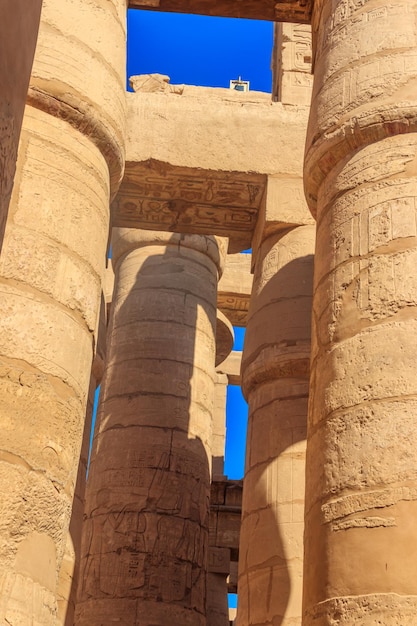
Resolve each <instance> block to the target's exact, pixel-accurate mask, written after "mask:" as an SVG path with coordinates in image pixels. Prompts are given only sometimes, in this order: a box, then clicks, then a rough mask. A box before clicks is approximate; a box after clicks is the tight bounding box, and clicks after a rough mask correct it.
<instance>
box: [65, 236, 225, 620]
mask: <svg viewBox="0 0 417 626" xmlns="http://www.w3.org/2000/svg"><path fill="white" fill-rule="evenodd" d="M117 237H118V239H117ZM163 249H164V250H165V251H164V253H163V254H162V253H161V252H162V250H163ZM113 254H114V257H113V260H114V265H115V272H116V278H115V291H114V296H113V307H112V315H111V319H110V325H109V334H108V349H109V351H108V360H107V365H106V370H105V374H104V379H103V384H102V389H101V398H100V405H99V411H98V417H97V426H96V435H95V438H94V444H93V454H92V461H91V466H90V471H89V480H88V483H87V494H86V510H85V520H84V527H83V540H82V557H81V570H80V593H79V604H78V609H77V612H76V621H75V623H76V624H77V626H94V625H96V626H99V625H100V626H101V625H102V624H104V623H106V624H107V623H112V621H117V623H118V624H120V625H121V626H122V625H123V626H136V625H143V626H145V625H146V626H163V625H166V626H172V624H181V625H182V626H187V625H190V626H200V625H201V626H203V624H204V623H205V604H206V565H207V547H208V521H209V489H210V462H209V459H210V438H211V419H212V410H213V387H214V353H215V342H214V336H215V323H216V292H217V280H218V276H217V268H218V266H219V252H218V248H217V244H216V242H215V240H214V238H209V237H196V236H183V235H171V234H168V233H150V232H148V233H146V232H145V233H144V232H143V231H127V230H123V231H122V230H121V231H119V232H118V233H117V235H116V241H115V243H114V245H113Z"/></svg>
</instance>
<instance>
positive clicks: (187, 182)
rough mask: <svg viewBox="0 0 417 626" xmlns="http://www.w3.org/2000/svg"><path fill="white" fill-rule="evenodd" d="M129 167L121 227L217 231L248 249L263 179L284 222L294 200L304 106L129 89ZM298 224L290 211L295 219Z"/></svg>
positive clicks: (233, 248) (214, 92) (228, 94)
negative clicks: (275, 193)
mask: <svg viewBox="0 0 417 626" xmlns="http://www.w3.org/2000/svg"><path fill="white" fill-rule="evenodd" d="M127 101H128V130H127V145H126V169H125V174H124V177H123V182H122V184H121V187H120V190H119V193H118V195H117V197H116V199H115V201H114V203H113V207H112V209H113V224H114V226H119V227H126V228H127V227H132V228H143V229H149V230H166V231H173V232H184V233H198V234H206V235H213V234H214V235H218V236H224V237H228V238H229V252H240V251H241V250H245V249H247V248H250V247H251V242H252V237H253V233H254V230H255V226H256V224H257V219H258V216H259V214H260V213H262V211H263V209H264V205H265V201H266V193H267V186H268V185H269V179H270V178H273V179H274V180H275V181H276V184H278V185H279V193H280V198H281V202H280V204H279V206H280V209H281V212H282V214H281V215H280V216H277V219H280V220H281V221H282V222H283V223H285V224H288V223H292V222H290V221H289V219H288V215H287V205H288V203H289V202H290V200H291V198H292V196H293V195H294V194H297V195H299V197H300V202H299V207H300V208H299V210H298V215H297V220H298V221H297V222H296V223H304V222H303V221H301V222H300V221H299V220H300V218H303V219H307V217H304V216H302V214H301V207H305V213H306V216H308V217H309V214H308V209H307V207H306V206H305V203H304V202H303V201H302V200H303V187H302V163H303V152H304V141H305V129H306V126H307V119H308V107H307V106H295V105H285V104H282V103H280V102H271V96H270V94H266V93H260V92H249V93H243V94H242V93H239V92H235V91H233V90H229V89H213V88H206V87H193V86H189V85H184V90H183V93H182V95H178V94H174V93H158V92H154V93H152V92H150V93H146V92H143V91H139V92H138V93H128V94H127ZM292 218H293V219H294V215H292Z"/></svg>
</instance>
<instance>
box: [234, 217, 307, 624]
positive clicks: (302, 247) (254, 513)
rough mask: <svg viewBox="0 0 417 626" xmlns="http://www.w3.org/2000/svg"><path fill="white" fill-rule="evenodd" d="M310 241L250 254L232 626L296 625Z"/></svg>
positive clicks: (298, 234) (303, 235)
mask: <svg viewBox="0 0 417 626" xmlns="http://www.w3.org/2000/svg"><path fill="white" fill-rule="evenodd" d="M314 239H315V228H314V226H309V225H306V226H301V227H298V228H295V229H293V230H290V231H289V232H287V233H286V234H284V235H281V234H280V233H279V234H277V235H275V236H270V237H267V238H266V240H265V241H264V242H263V244H262V245H261V247H260V249H259V250H258V251H257V252H256V259H257V261H256V265H255V275H254V286H253V292H252V299H251V305H250V309H249V319H248V326H247V331H246V337H245V347H244V351H243V360H242V390H243V393H244V395H245V398H246V399H247V401H248V405H249V418H248V434H247V444H246V464H245V478H244V483H243V502H242V528H241V535H240V559H239V583H238V591H239V603H238V613H237V624H238V625H239V626H247V625H255V624H256V625H261V624H262V626H264V625H265V626H267V625H268V626H275V624H282V625H283V626H296V625H299V624H300V622H301V613H302V601H301V599H302V569H303V529H304V523H303V520H304V473H305V440H306V427H307V402H308V375H309V358H310V317H311V298H312V288H313V287H312V286H313V258H314V254H313V253H314ZM272 320H276V322H275V323H273V322H272Z"/></svg>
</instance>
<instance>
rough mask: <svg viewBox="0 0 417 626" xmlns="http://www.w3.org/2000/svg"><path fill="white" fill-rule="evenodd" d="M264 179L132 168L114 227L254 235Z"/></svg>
mask: <svg viewBox="0 0 417 626" xmlns="http://www.w3.org/2000/svg"><path fill="white" fill-rule="evenodd" d="M265 184H266V181H265V177H264V176H262V175H259V174H252V173H245V174H242V173H239V174H238V173H234V172H224V173H222V172H215V171H205V172H204V175H202V173H201V171H199V170H194V169H191V168H183V167H182V168H175V167H172V166H169V165H167V164H161V163H156V162H154V161H148V162H144V163H128V164H127V166H126V172H125V177H124V180H123V183H122V185H121V188H120V191H119V194H118V196H117V198H116V200H115V202H114V203H113V224H114V225H115V226H117V225H119V226H120V225H123V226H134V227H136V228H148V229H149V228H153V229H159V230H171V231H174V232H176V231H177V232H188V230H190V229H192V232H195V233H202V234H203V233H215V234H223V235H227V236H229V237H232V238H233V234H234V233H236V234H240V233H248V237H249V243H250V233H251V232H252V231H253V229H254V227H255V223H256V218H257V214H258V211H259V208H260V206H261V203H262V198H263V195H264V189H265Z"/></svg>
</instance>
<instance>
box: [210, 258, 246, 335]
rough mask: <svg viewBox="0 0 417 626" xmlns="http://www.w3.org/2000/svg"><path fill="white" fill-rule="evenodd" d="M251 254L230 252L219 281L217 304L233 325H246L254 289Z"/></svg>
mask: <svg viewBox="0 0 417 626" xmlns="http://www.w3.org/2000/svg"><path fill="white" fill-rule="evenodd" d="M252 282H253V276H252V274H251V255H250V254H229V255H228V256H227V259H226V267H225V269H224V273H223V276H222V277H221V279H220V282H219V290H218V293H217V306H218V308H219V309H220V311H221V312H222V313H224V315H225V316H226V317H227V318H228V319H229V320H230V322H231V323H232V324H233V326H246V320H247V316H248V310H249V300H250V294H251V291H252Z"/></svg>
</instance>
